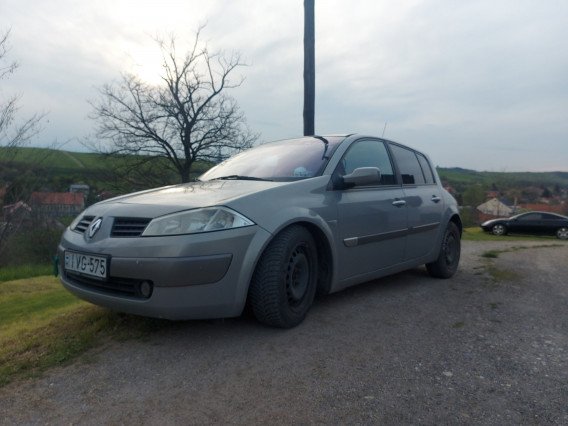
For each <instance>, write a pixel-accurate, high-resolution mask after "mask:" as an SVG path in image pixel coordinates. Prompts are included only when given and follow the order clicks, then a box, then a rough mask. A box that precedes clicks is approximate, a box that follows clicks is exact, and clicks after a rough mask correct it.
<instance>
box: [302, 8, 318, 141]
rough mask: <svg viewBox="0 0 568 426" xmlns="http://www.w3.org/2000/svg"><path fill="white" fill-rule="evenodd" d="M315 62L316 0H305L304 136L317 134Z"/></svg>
mask: <svg viewBox="0 0 568 426" xmlns="http://www.w3.org/2000/svg"><path fill="white" fill-rule="evenodd" d="M315 62H316V61H315V23H314V0H304V136H310V135H313V134H315V130H314V127H315V126H314V121H315V118H314V117H315V97H316V63H315Z"/></svg>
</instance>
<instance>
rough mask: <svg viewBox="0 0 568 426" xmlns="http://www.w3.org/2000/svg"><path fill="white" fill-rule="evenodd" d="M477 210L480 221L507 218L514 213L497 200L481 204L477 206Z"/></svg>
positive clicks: (493, 199) (510, 208)
mask: <svg viewBox="0 0 568 426" xmlns="http://www.w3.org/2000/svg"><path fill="white" fill-rule="evenodd" d="M477 210H478V211H479V212H480V213H481V214H480V215H479V216H480V217H479V220H480V221H484V220H487V219H493V218H495V217H507V216H511V215H512V214H513V213H514V211H515V210H514V208H513V207H510V206H508V205H507V204H505V203H504V202H503V201H501V200H499V199H498V198H492V199H490V200H489V201H486V202H485V203H483V204H480V205H479V206H477Z"/></svg>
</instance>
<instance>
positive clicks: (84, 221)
mask: <svg viewBox="0 0 568 426" xmlns="http://www.w3.org/2000/svg"><path fill="white" fill-rule="evenodd" d="M94 218H95V216H83V217H82V218H81V220H80V221H79V223H78V224H77V225H75V228H74V229H73V231H76V232H79V233H80V234H84V233H85V231H86V230H87V228H88V227H89V225H90V224H91V222H92V221H93V219H94Z"/></svg>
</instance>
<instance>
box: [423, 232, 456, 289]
mask: <svg viewBox="0 0 568 426" xmlns="http://www.w3.org/2000/svg"><path fill="white" fill-rule="evenodd" d="M460 254H461V238H460V231H459V229H458V227H457V226H456V224H455V223H453V222H450V223H448V226H447V228H446V231H445V232H444V237H443V238H442V247H440V254H439V255H438V259H436V260H435V261H434V262H432V263H427V264H426V269H427V270H428V273H429V274H430V275H431V276H433V277H436V278H450V277H451V276H453V275H454V274H455V273H456V271H457V270H458V265H459V263H460Z"/></svg>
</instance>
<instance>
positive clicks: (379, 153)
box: [332, 139, 406, 280]
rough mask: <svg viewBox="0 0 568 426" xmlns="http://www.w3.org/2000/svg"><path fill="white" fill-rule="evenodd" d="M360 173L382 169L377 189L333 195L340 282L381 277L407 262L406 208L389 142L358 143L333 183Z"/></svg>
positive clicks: (356, 189)
mask: <svg viewBox="0 0 568 426" xmlns="http://www.w3.org/2000/svg"><path fill="white" fill-rule="evenodd" d="M359 167H377V168H379V170H380V171H381V180H380V182H379V183H375V184H372V185H364V186H357V187H353V188H349V189H345V188H341V187H339V188H337V189H334V191H335V196H336V202H337V211H338V225H337V227H338V239H337V242H338V243H337V252H338V274H339V279H340V280H343V279H347V278H350V277H353V276H356V275H360V274H364V273H369V272H373V271H377V270H379V269H383V268H387V267H389V266H392V265H395V264H397V263H400V262H402V259H403V256H404V239H405V237H404V234H405V230H406V208H405V205H404V204H405V203H404V200H402V198H403V192H402V189H401V187H400V185H399V184H398V182H397V179H396V174H395V169H394V167H393V164H392V161H391V158H390V156H389V153H388V150H387V148H386V145H385V143H384V142H382V141H380V140H375V139H363V140H358V141H355V142H354V143H353V144H352V145H351V147H350V148H349V149H348V150H347V152H346V153H345V154H344V156H343V158H342V160H341V161H340V163H339V165H338V166H337V168H336V170H335V172H334V174H333V177H332V181H333V182H337V181H340V180H341V179H340V178H341V176H343V175H345V174H349V173H351V172H353V170H355V169H356V168H359Z"/></svg>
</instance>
